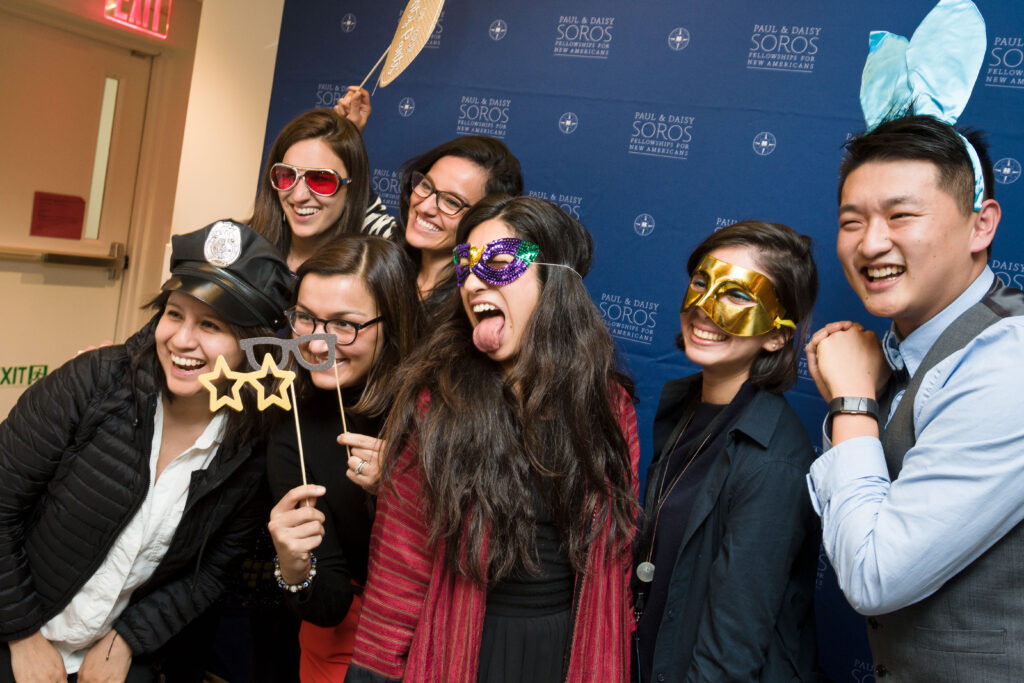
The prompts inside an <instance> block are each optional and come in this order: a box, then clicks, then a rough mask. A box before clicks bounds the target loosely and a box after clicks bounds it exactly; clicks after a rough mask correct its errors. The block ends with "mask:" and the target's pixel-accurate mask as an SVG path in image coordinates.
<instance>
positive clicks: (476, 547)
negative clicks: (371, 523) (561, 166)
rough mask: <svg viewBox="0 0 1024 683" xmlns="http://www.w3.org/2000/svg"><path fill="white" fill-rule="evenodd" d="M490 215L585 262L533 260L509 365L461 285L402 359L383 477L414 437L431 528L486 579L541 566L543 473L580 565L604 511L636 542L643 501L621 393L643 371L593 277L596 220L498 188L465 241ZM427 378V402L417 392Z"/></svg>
mask: <svg viewBox="0 0 1024 683" xmlns="http://www.w3.org/2000/svg"><path fill="white" fill-rule="evenodd" d="M491 219H497V220H500V221H502V222H503V223H505V224H506V225H507V226H508V227H509V228H510V229H511V230H512V231H513V232H514V233H515V234H516V235H517V236H518V237H521V238H523V239H527V240H529V241H531V242H534V243H536V244H537V245H539V246H540V254H539V256H538V257H537V261H538V262H546V263H555V264H562V265H567V266H570V267H571V268H573V269H574V270H575V271H576V272H573V271H572V270H569V269H568V268H559V267H549V266H543V265H539V264H534V265H532V266H530V267H531V268H536V269H537V276H538V278H539V279H540V283H541V292H540V299H539V301H538V303H537V307H536V309H535V310H534V312H533V316H532V318H531V320H530V322H529V324H528V327H527V328H526V330H525V331H524V334H523V341H522V347H521V348H520V350H519V353H518V355H517V356H516V357H515V359H514V362H513V365H512V366H511V368H510V369H509V370H508V372H507V373H506V372H503V370H502V367H501V366H500V365H499V364H498V363H497V362H495V361H492V360H491V359H490V358H488V357H487V356H486V355H485V354H484V353H482V352H480V351H479V350H477V349H476V347H475V346H474V345H473V341H472V335H473V330H472V327H471V325H470V323H469V321H468V319H467V317H466V314H465V312H464V311H463V308H462V301H461V297H451V298H450V299H449V300H448V301H447V302H445V305H444V308H443V310H442V311H441V312H440V314H439V316H438V317H437V319H436V320H435V323H434V324H435V325H436V327H435V328H434V330H433V332H432V334H430V335H429V337H428V338H427V340H426V341H425V342H424V343H423V344H422V345H421V346H420V347H419V349H417V351H416V352H414V353H413V355H412V356H411V357H410V358H409V359H408V361H407V362H406V363H404V364H403V366H402V368H401V369H400V377H399V379H400V386H401V389H400V392H399V396H398V399H397V400H396V402H395V408H394V409H393V411H392V413H391V415H390V416H389V418H388V421H387V424H386V427H385V433H386V439H387V441H388V454H387V457H386V459H385V467H384V477H385V479H384V481H385V485H389V484H390V481H391V478H392V476H393V474H394V473H393V467H394V463H395V461H396V460H397V458H398V455H399V453H400V452H401V450H402V448H403V446H404V444H406V443H407V442H408V441H409V440H410V439H415V443H416V448H417V452H418V461H417V462H416V464H415V465H414V466H416V467H419V468H420V469H421V471H422V475H423V480H424V486H423V492H424V495H425V499H426V500H425V503H426V506H425V509H426V510H427V515H428V516H429V528H430V542H431V543H432V544H435V543H438V542H441V541H443V542H444V544H445V556H446V561H447V563H448V564H449V566H450V567H452V569H453V570H455V571H456V572H458V573H460V574H462V575H464V576H468V577H470V578H472V579H473V580H474V581H475V582H477V583H478V584H481V585H483V584H485V583H486V582H487V581H491V582H495V581H499V580H501V579H502V578H504V577H507V576H508V575H509V574H510V573H511V572H512V571H514V570H516V569H517V568H523V569H525V570H526V571H528V572H531V573H537V572H538V571H539V567H538V559H537V549H536V540H535V531H534V530H535V522H536V513H535V511H534V505H533V502H532V501H533V498H532V495H533V494H532V491H533V489H534V487H536V489H537V490H539V491H540V492H541V494H542V496H543V498H544V500H545V502H546V504H547V506H548V508H549V509H550V511H551V514H552V517H553V519H554V522H555V525H556V527H557V528H558V530H559V534H560V537H561V540H562V543H563V547H564V548H565V549H566V551H567V553H568V557H569V560H570V562H571V563H572V565H573V567H574V568H575V569H576V571H582V570H583V567H584V564H585V561H586V555H587V547H588V544H590V543H591V542H592V541H593V540H594V539H595V538H596V537H597V535H598V534H599V533H600V531H601V529H602V527H603V526H604V520H608V525H609V526H610V536H609V539H610V542H611V544H612V545H611V547H613V548H614V547H619V548H621V549H624V550H625V549H628V547H629V543H630V541H631V540H632V539H631V534H632V529H633V520H634V519H635V511H636V507H637V504H636V498H635V496H634V494H633V492H632V491H633V490H632V484H633V475H632V472H631V468H630V457H629V447H628V444H627V442H626V437H625V436H624V435H623V433H622V430H621V429H620V426H619V417H620V416H619V415H618V414H617V411H616V409H615V407H614V406H615V404H616V403H617V400H616V399H617V397H618V394H619V393H622V395H626V394H628V395H629V396H630V397H632V394H633V384H632V382H631V381H630V380H629V379H628V378H627V377H626V376H625V375H624V374H623V373H622V372H620V371H619V370H617V368H616V364H615V350H614V346H613V344H612V340H611V336H610V335H609V333H608V331H607V329H606V328H605V326H604V322H603V321H602V319H601V315H600V313H599V312H598V311H597V308H596V307H595V306H594V304H593V302H592V301H591V299H590V296H589V295H588V293H587V290H586V288H585V287H584V286H583V281H582V276H583V275H586V273H587V271H588V270H589V268H590V263H591V258H592V253H593V243H592V240H591V238H590V234H589V233H588V232H587V231H586V229H585V228H584V227H583V226H582V225H581V224H580V223H579V222H578V221H576V220H575V219H573V218H572V217H570V216H569V215H567V214H566V213H565V212H563V211H562V210H561V209H559V208H557V207H556V206H554V205H553V204H550V203H548V202H546V201H543V200H540V199H534V198H529V197H516V198H513V197H508V196H496V197H489V198H487V199H485V200H483V201H481V202H479V203H478V204H477V205H475V206H474V207H473V208H472V209H470V211H469V213H467V215H466V216H465V217H464V218H463V219H462V222H461V223H460V225H459V229H458V242H459V243H462V242H465V241H467V240H466V238H467V236H468V235H469V233H470V232H471V231H472V230H473V228H475V227H476V226H477V225H479V224H480V223H482V222H484V221H487V220H491ZM577 273H578V274H579V275H577ZM424 389H425V390H427V391H429V393H430V402H429V406H428V407H427V408H426V410H425V411H423V410H422V409H421V408H420V407H419V406H418V405H417V399H418V397H419V396H420V395H421V393H422V392H423V390H424ZM485 537H486V538H487V539H488V545H487V547H488V553H487V557H486V558H482V557H481V555H482V548H483V544H484V540H485Z"/></svg>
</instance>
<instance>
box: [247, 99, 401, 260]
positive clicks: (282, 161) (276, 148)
mask: <svg viewBox="0 0 1024 683" xmlns="http://www.w3.org/2000/svg"><path fill="white" fill-rule="evenodd" d="M248 223H249V224H250V225H252V227H253V228H254V229H255V230H256V231H258V232H260V233H261V234H262V235H264V236H265V237H266V238H267V239H268V240H270V242H272V243H273V244H274V245H275V246H276V247H277V248H278V249H280V251H281V253H282V254H284V255H285V256H286V260H287V262H288V267H289V268H291V269H292V270H293V271H295V270H297V269H298V267H299V266H300V265H302V262H303V261H305V260H306V259H307V258H309V257H310V256H312V255H313V254H315V253H316V252H317V251H318V250H319V249H321V248H323V247H325V246H327V245H329V244H331V243H332V242H334V241H335V240H336V239H338V237H340V236H341V235H345V234H358V233H360V232H363V233H367V234H372V235H381V236H383V237H388V236H390V235H391V232H392V227H393V226H394V224H395V220H394V219H393V218H392V217H391V216H389V215H388V214H387V211H386V210H385V209H384V205H383V204H382V203H381V201H380V198H378V197H376V196H374V195H373V193H372V192H371V190H370V162H369V160H368V159H367V156H366V147H365V145H363V138H362V136H361V135H360V134H359V130H358V129H357V128H356V126H355V125H353V124H352V123H351V122H350V121H348V120H347V119H345V118H343V117H342V116H339V115H338V114H336V113H335V112H334V111H332V110H330V109H314V110H312V111H308V112H305V113H304V114H300V115H299V116H297V117H296V118H294V119H292V121H291V122H289V123H288V125H286V126H285V127H284V128H283V129H282V130H281V132H280V133H279V134H278V136H277V139H276V140H274V144H273V146H272V147H271V148H270V153H269V154H268V155H267V163H266V167H265V168H264V170H263V177H262V180H261V181H260V191H259V196H257V197H256V207H255V210H254V212H253V215H252V218H250V219H249V221H248Z"/></svg>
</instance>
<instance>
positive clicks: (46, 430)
mask: <svg viewBox="0 0 1024 683" xmlns="http://www.w3.org/2000/svg"><path fill="white" fill-rule="evenodd" d="M154 327H155V325H153V324H152V323H151V324H150V325H148V326H147V327H146V328H144V329H143V330H142V331H140V332H139V333H138V334H136V335H135V336H134V337H132V338H131V339H129V340H128V342H127V343H126V344H125V345H123V346H111V347H107V348H102V349H98V350H96V351H93V352H91V353H87V354H83V355H81V356H78V357H77V358H74V359H73V360H71V361H69V362H68V363H66V364H65V365H63V366H62V367H60V368H59V369H58V370H56V371H55V372H54V373H53V374H51V375H48V376H47V377H45V378H43V379H42V380H40V381H38V382H36V383H35V384H33V385H32V386H31V387H29V388H28V389H27V390H26V391H25V393H24V394H23V395H22V397H21V399H20V400H19V401H18V403H17V405H16V406H15V407H14V409H13V410H12V411H11V413H10V415H9V416H8V418H7V420H6V421H5V422H3V423H2V424H0V641H10V640H15V639H18V638H23V637H25V636H28V635H31V634H32V633H34V632H36V631H37V630H39V628H40V627H41V626H42V625H43V624H44V623H45V622H47V621H48V620H49V619H51V618H52V617H53V616H55V615H56V614H58V613H60V611H61V610H63V609H64V607H65V606H66V605H67V604H68V602H70V601H71V599H72V598H73V597H74V595H75V593H76V592H77V591H78V590H79V589H80V588H81V587H82V585H83V584H84V583H85V582H86V581H87V580H88V579H89V578H90V577H91V576H92V574H93V573H94V572H95V571H96V569H97V567H98V566H99V565H100V563H101V562H102V561H103V559H104V558H105V557H106V555H107V553H108V552H109V550H110V548H111V546H112V545H113V543H114V542H115V540H116V539H117V536H118V534H119V533H120V532H121V530H122V529H123V528H124V527H125V525H127V524H128V522H129V521H130V520H131V518H132V516H133V515H134V514H135V512H136V511H137V510H138V509H139V506H140V505H141V504H142V502H143V499H144V498H145V496H146V493H147V490H148V487H149V476H150V475H149V459H150V451H151V445H152V438H153V415H154V411H155V410H156V401H157V400H158V398H159V395H160V388H159V384H158V382H157V379H158V375H157V373H159V372H161V370H160V368H159V365H158V363H157V361H156V358H155V357H154V356H153V354H147V356H146V357H144V359H143V360H141V361H137V360H135V358H136V354H137V353H138V352H139V350H140V349H142V348H143V347H144V346H145V345H147V344H149V343H151V342H152V340H153V329H154ZM263 451H264V449H263V447H262V446H261V445H254V444H251V443H243V444H240V443H235V442H234V440H233V439H232V437H231V434H230V433H229V434H228V435H227V436H226V438H225V440H224V441H223V443H222V444H221V447H220V449H219V451H218V452H217V455H216V457H215V458H214V459H213V462H212V463H211V464H210V466H209V468H207V469H205V470H197V471H196V472H194V473H193V474H192V479H191V482H190V484H189V491H188V498H187V501H186V504H185V511H184V513H183V515H182V518H181V522H180V524H179V525H178V528H177V530H176V532H175V533H174V536H173V538H172V539H171V544H170V547H169V548H168V551H167V554H166V555H165V556H164V559H163V561H162V562H161V563H160V565H159V566H158V567H157V568H156V570H155V572H154V573H153V576H152V577H151V578H150V579H149V581H147V582H146V583H145V584H143V585H142V586H140V587H139V588H138V589H137V590H136V591H135V592H134V593H133V594H132V597H131V601H130V604H129V605H128V607H127V608H126V609H125V610H124V612H123V613H122V614H121V616H120V617H119V618H118V619H117V621H116V622H115V623H114V628H115V629H116V630H117V632H118V633H119V634H120V635H121V636H122V637H123V638H124V639H125V641H126V642H127V643H128V645H129V646H130V647H131V649H132V652H133V653H135V654H141V653H146V652H153V651H154V650H156V649H158V648H159V647H160V646H161V645H163V644H164V643H165V642H166V641H167V640H168V639H169V638H170V637H171V636H173V635H174V634H175V633H177V632H179V631H180V630H181V629H182V628H184V626H185V625H186V624H187V623H188V622H189V621H190V620H192V619H193V618H195V617H196V616H198V615H199V614H200V613H201V612H202V611H203V610H205V609H206V608H207V607H209V606H210V604H211V603H212V602H213V601H214V600H215V599H216V598H217V597H218V596H219V595H220V593H221V591H222V588H223V585H224V582H225V578H226V577H227V575H228V572H229V571H232V570H233V565H234V560H236V559H237V558H238V557H239V556H240V555H241V553H242V552H243V550H244V549H245V548H246V545H247V544H248V543H249V539H250V535H251V533H252V532H253V531H255V529H256V528H257V526H258V525H259V524H260V523H262V521H263V517H264V513H265V500H264V499H263V498H261V497H259V493H260V492H261V491H264V490H265V488H264V487H265V480H264V472H265V467H266V462H265V457H264V453H263Z"/></svg>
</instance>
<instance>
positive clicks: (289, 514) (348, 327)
mask: <svg viewBox="0 0 1024 683" xmlns="http://www.w3.org/2000/svg"><path fill="white" fill-rule="evenodd" d="M297 277H298V285H297V287H296V293H295V298H294V301H293V305H292V307H291V308H289V309H288V310H287V311H286V316H287V318H288V322H289V325H290V327H291V329H292V332H293V335H294V336H296V337H298V336H303V335H307V334H323V333H326V334H333V335H335V336H336V337H337V344H336V346H335V349H334V365H333V366H331V367H328V368H326V369H323V370H316V371H312V372H309V371H306V370H300V371H299V378H298V380H297V381H298V383H299V384H300V396H299V406H298V415H299V418H300V428H301V435H302V445H303V452H304V456H305V464H306V475H307V479H308V481H309V483H308V484H307V485H302V473H301V472H300V468H299V453H298V443H297V440H296V433H295V425H294V424H293V422H292V421H289V422H288V423H286V424H284V423H282V424H281V425H279V427H278V428H277V430H276V431H275V433H274V434H273V436H272V437H271V440H270V444H269V446H268V455H267V467H268V474H269V478H270V487H271V492H272V494H273V496H274V499H275V500H278V501H279V502H278V503H277V505H276V506H275V507H274V509H273V510H272V511H271V513H270V524H269V529H270V534H271V537H272V539H273V541H274V547H275V549H276V551H277V562H276V568H275V576H276V578H277V583H278V585H279V586H280V587H281V589H282V590H283V595H284V596H285V602H286V604H287V605H288V607H289V608H290V609H291V611H292V612H294V613H295V614H297V615H298V616H299V617H301V618H302V620H303V623H302V626H301V629H300V632H299V643H300V645H301V649H302V655H301V663H300V677H301V679H302V681H304V682H309V681H338V680H341V679H342V678H343V677H344V675H345V670H346V669H347V667H348V661H349V659H350V658H351V653H352V645H353V643H354V638H355V627H356V623H357V622H358V617H359V608H360V605H361V598H360V595H361V593H362V588H361V587H362V585H363V584H364V583H365V582H366V565H367V561H368V557H369V542H370V528H371V526H372V524H373V500H372V493H373V492H374V491H375V490H376V484H377V479H378V477H379V474H380V467H379V461H378V453H379V452H380V450H381V447H382V446H383V442H382V441H380V440H379V439H377V435H378V432H379V431H380V427H381V424H382V422H383V420H384V417H385V415H386V412H387V410H388V409H389V408H390V406H391V396H392V394H391V386H390V382H391V378H392V374H393V372H394V369H395V367H396V366H397V365H398V362H399V361H400V360H401V359H402V358H403V357H404V356H406V355H407V354H408V353H409V352H410V351H411V350H412V346H413V344H414V343H415V341H416V338H417V334H418V332H419V330H420V328H421V322H420V320H421V308H420V306H419V303H418V302H417V300H416V295H415V285H414V282H415V269H414V267H413V265H412V263H411V261H409V259H408V257H407V256H406V255H405V254H404V253H403V252H402V250H401V249H400V248H399V247H398V246H397V245H396V244H394V243H392V242H389V241H388V240H385V239H383V238H379V237H371V236H365V235H345V236H343V237H341V238H339V239H338V240H336V241H335V242H334V243H333V244H331V245H330V246H328V247H326V248H325V249H322V250H321V251H319V252H318V253H317V254H315V255H313V256H312V257H310V258H309V259H307V260H306V261H305V263H303V264H302V266H301V267H300V268H299V270H298V274H297ZM299 352H300V353H301V354H302V356H303V358H304V360H305V361H307V362H308V363H312V364H314V365H317V364H323V363H324V362H325V361H326V360H328V358H329V348H328V346H327V343H325V342H324V341H320V340H314V341H310V342H306V343H303V344H300V346H299ZM339 391H340V395H341V401H342V403H343V404H344V410H345V415H344V422H343V421H342V416H341V414H340V409H339V396H338V393H339ZM343 425H344V426H343Z"/></svg>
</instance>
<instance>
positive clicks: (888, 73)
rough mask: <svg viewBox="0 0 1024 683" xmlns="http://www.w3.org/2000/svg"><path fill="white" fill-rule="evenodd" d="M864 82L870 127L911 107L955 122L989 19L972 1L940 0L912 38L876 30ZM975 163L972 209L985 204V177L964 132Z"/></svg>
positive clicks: (976, 67) (981, 58) (980, 58)
mask: <svg viewBox="0 0 1024 683" xmlns="http://www.w3.org/2000/svg"><path fill="white" fill-rule="evenodd" d="M868 44H869V48H868V58H867V61H866V62H865V63H864V73H863V75H862V77H861V85H860V106H861V109H862V110H863V111H864V120H865V122H866V123H867V129H868V131H871V130H873V129H874V128H875V126H877V125H878V124H879V123H881V122H882V121H885V120H887V119H890V118H892V117H893V116H894V115H899V114H900V113H901V112H907V111H909V110H910V109H911V108H912V109H913V112H914V113H915V114H921V115H927V116H932V117H934V118H936V119H938V120H939V121H942V122H944V123H948V124H950V125H953V124H955V123H956V121H957V119H958V118H960V114H962V113H963V111H964V107H966V106H967V100H969V99H970V97H971V90H973V89H974V82H975V81H976V80H977V78H978V72H979V71H980V70H981V64H982V62H983V61H984V60H985V20H984V19H983V18H982V16H981V12H979V11H978V8H977V7H976V6H975V5H974V3H973V2H971V0H940V1H939V4H937V5H936V6H935V7H934V8H932V11H931V12H929V13H928V15H927V16H926V17H925V18H924V21H922V22H921V25H920V26H918V27H917V30H916V31H914V35H913V36H911V38H910V40H909V41H908V40H907V39H906V38H904V37H903V36H899V35H896V34H894V33H889V32H888V31H872V32H871V36H870V37H869V39H868ZM960 139H961V140H963V143H964V147H965V148H966V149H967V155H968V156H969V157H970V158H971V164H972V165H973V166H974V210H975V211H979V210H980V209H981V202H982V199H983V198H984V195H985V179H984V176H983V175H982V172H981V161H980V160H979V159H978V153H977V152H976V151H975V149H974V146H973V145H971V143H970V142H968V141H967V138H965V137H964V136H963V135H961V136H960Z"/></svg>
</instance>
